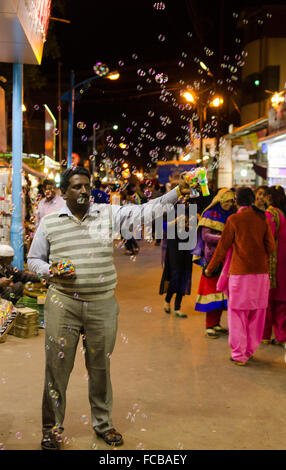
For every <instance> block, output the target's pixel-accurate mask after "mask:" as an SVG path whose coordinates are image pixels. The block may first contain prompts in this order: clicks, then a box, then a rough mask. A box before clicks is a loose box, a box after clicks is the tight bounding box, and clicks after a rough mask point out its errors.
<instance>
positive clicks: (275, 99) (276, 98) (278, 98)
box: [271, 92, 284, 108]
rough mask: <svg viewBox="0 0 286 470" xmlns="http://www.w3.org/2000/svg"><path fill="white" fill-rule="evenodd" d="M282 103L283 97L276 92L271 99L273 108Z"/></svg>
mask: <svg viewBox="0 0 286 470" xmlns="http://www.w3.org/2000/svg"><path fill="white" fill-rule="evenodd" d="M283 101H284V96H283V95H281V94H280V93H278V92H276V93H274V95H273V96H272V98H271V103H272V106H273V108H277V107H278V106H279V104H280V103H283Z"/></svg>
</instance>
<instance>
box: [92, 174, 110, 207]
mask: <svg viewBox="0 0 286 470" xmlns="http://www.w3.org/2000/svg"><path fill="white" fill-rule="evenodd" d="M90 194H91V197H92V198H93V202H94V203H95V204H109V202H110V198H109V196H108V194H107V193H106V192H105V191H104V187H103V186H102V183H101V181H100V180H98V179H97V180H95V182H94V188H92V190H91V192H90Z"/></svg>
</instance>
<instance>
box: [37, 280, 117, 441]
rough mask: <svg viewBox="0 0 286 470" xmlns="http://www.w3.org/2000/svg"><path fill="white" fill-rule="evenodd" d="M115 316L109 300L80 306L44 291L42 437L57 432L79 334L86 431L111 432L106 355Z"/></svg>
mask: <svg viewBox="0 0 286 470" xmlns="http://www.w3.org/2000/svg"><path fill="white" fill-rule="evenodd" d="M118 313H119V308H118V302H117V300H116V299H115V297H114V295H112V296H111V297H109V298H107V299H101V300H100V299H99V300H96V301H90V302H84V301H82V300H78V299H73V298H70V297H68V296H66V295H63V294H61V293H60V292H58V291H55V290H54V289H51V288H50V289H49V290H48V293H47V298H46V303H45V309H44V316H45V349H46V351H45V352H46V370H45V385H44V393H43V403H42V417H43V421H42V424H43V433H45V432H47V431H51V430H53V429H57V432H62V431H63V421H64V416H65V409H66V389H67V385H68V381H69V376H70V373H71V371H72V369H73V365H74V359H75V354H76V349H77V345H78V341H79V338H80V334H83V346H84V351H85V364H86V368H87V371H88V389H89V402H90V406H91V419H92V426H93V428H94V430H95V431H98V432H104V431H106V430H107V429H110V428H112V427H113V425H112V420H111V410H112V387H111V381H110V355H111V353H112V351H113V349H114V345H115V339H116V333H117V317H118Z"/></svg>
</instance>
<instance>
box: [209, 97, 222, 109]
mask: <svg viewBox="0 0 286 470" xmlns="http://www.w3.org/2000/svg"><path fill="white" fill-rule="evenodd" d="M222 104H223V99H222V98H220V97H219V96H217V97H216V98H214V99H213V100H212V102H211V103H210V106H214V107H215V108H218V107H219V106H220V105H222Z"/></svg>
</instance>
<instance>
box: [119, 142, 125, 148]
mask: <svg viewBox="0 0 286 470" xmlns="http://www.w3.org/2000/svg"><path fill="white" fill-rule="evenodd" d="M119 147H120V148H121V149H126V147H127V145H126V144H124V143H123V142H120V144H119Z"/></svg>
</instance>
